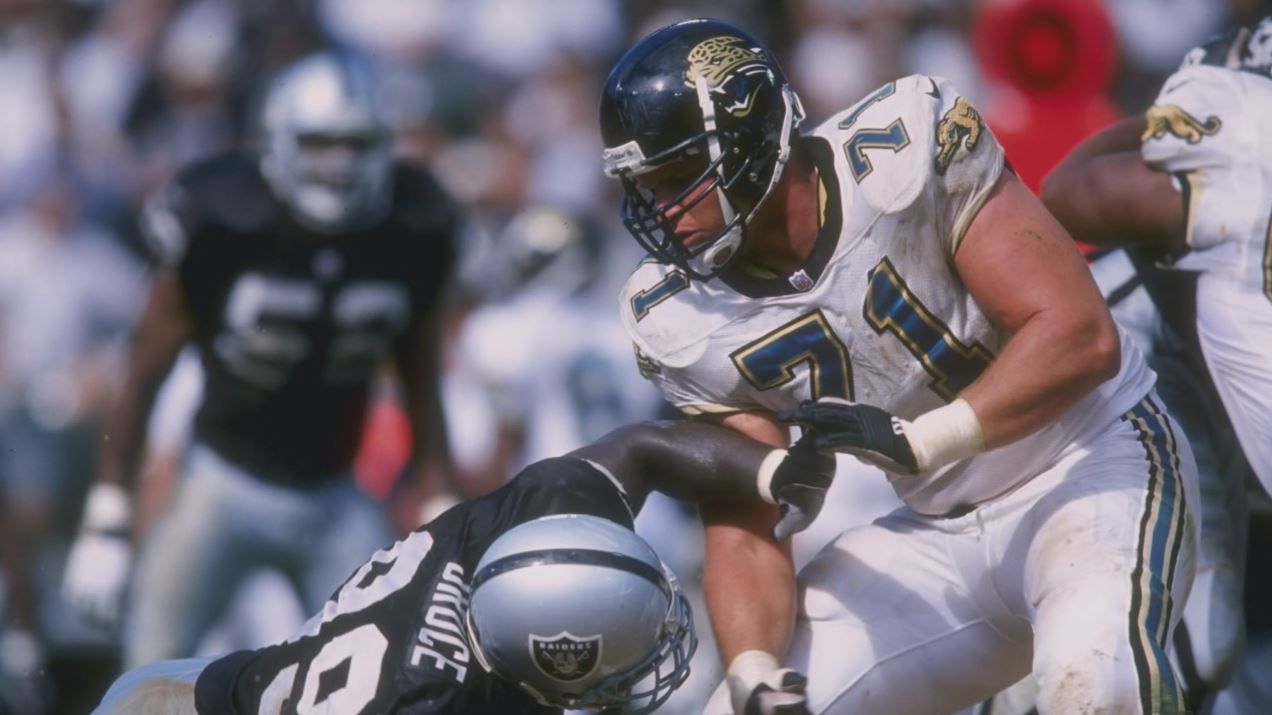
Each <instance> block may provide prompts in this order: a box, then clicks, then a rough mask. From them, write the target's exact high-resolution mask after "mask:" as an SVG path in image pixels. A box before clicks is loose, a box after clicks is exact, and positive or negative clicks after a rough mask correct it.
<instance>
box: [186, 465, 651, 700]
mask: <svg viewBox="0 0 1272 715" xmlns="http://www.w3.org/2000/svg"><path fill="white" fill-rule="evenodd" d="M551 514H591V515H595V516H600V517H603V518H606V519H611V520H613V521H615V522H617V523H620V524H623V525H625V526H627V527H629V528H630V527H632V513H631V510H630V508H629V507H628V504H627V501H626V499H625V497H624V496H623V494H622V492H621V491H619V489H618V487H617V486H616V485H615V483H614V482H612V481H611V480H610V479H609V478H608V477H607V476H605V475H604V474H603V473H602V472H601V471H600V470H598V469H597V468H596V467H594V466H592V465H591V464H590V463H588V462H586V461H584V460H580V459H570V458H554V459H547V460H543V461H541V462H536V463H535V464H532V465H530V466H529V467H527V468H526V469H525V470H523V471H522V472H521V474H519V475H518V476H517V478H516V479H513V480H512V481H511V482H509V483H508V484H506V485H504V486H503V487H501V488H500V489H498V490H496V491H494V492H492V493H490V494H488V495H486V496H484V497H481V498H480V499H475V500H471V501H468V502H464V503H462V504H460V505H458V506H456V507H454V508H452V509H451V510H449V511H447V512H446V513H444V514H443V515H442V516H440V517H438V518H437V519H435V520H434V521H432V522H430V523H429V524H427V525H425V526H424V527H422V528H420V529H418V530H416V531H415V532H413V533H412V534H410V535H409V536H408V537H407V538H405V539H403V540H402V541H399V542H397V543H396V544H394V545H393V546H392V547H391V548H388V549H385V550H382V551H378V552H376V554H375V555H374V556H372V557H371V560H370V561H368V562H367V563H366V564H364V565H363V566H362V567H361V568H359V569H358V570H357V571H355V572H354V574H353V575H352V576H351V577H350V578H349V579H348V580H347V581H346V582H345V584H344V585H343V586H341V587H340V589H339V590H338V591H337V592H336V593H335V595H334V596H332V598H331V600H329V601H328V602H327V604H326V606H324V608H323V610H322V612H321V613H319V614H317V615H316V616H314V617H313V618H312V619H310V621H309V622H308V623H306V624H305V626H304V627H303V628H302V629H301V634H300V635H297V636H294V637H293V638H292V639H291V640H289V641H287V642H285V643H281V644H278V645H273V646H268V647H266V648H262V649H259V650H255V651H241V652H238V653H233V654H230V655H227V656H225V657H224V658H221V659H220V660H217V661H215V662H213V663H212V664H210V665H209V666H208V667H207V668H206V669H205V670H204V671H203V673H202V674H201V675H200V676H199V679H198V682H197V684H196V695H195V699H196V706H197V710H198V712H199V713H201V714H202V715H256V714H257V713H263V712H268V713H275V712H281V713H283V714H284V715H287V714H291V713H297V712H313V711H314V709H315V708H319V707H323V708H327V709H324V710H322V711H323V712H339V713H344V714H347V715H371V714H372V713H375V714H388V713H401V714H404V715H433V714H440V713H463V714H465V715H514V714H516V713H532V714H537V713H557V712H559V710H556V709H553V708H547V707H544V706H542V705H539V704H538V703H536V702H535V701H534V700H533V699H532V698H531V697H530V696H529V695H527V694H526V693H525V692H523V691H522V690H520V689H519V688H517V687H516V686H515V685H512V684H510V683H507V682H504V681H503V680H500V679H499V678H496V677H494V676H492V675H490V674H489V673H487V672H486V671H485V670H483V669H482V667H481V665H480V664H479V663H478V662H477V660H476V657H475V656H474V655H473V654H472V651H471V649H470V647H469V645H468V640H467V637H466V635H465V631H464V627H463V623H464V618H465V614H466V611H467V605H468V591H469V583H470V579H471V578H472V575H473V572H474V571H475V570H476V567H477V563H478V561H479V560H480V559H481V555H482V554H483V553H484V552H485V551H486V549H487V547H489V546H490V544H491V543H492V542H493V541H494V540H495V539H496V538H498V537H499V535H500V534H503V533H504V532H506V531H507V530H508V529H511V528H512V527H514V526H517V525H518V524H521V523H523V522H526V521H529V520H531V519H536V518H539V517H542V516H548V515H551ZM280 706H281V709H280Z"/></svg>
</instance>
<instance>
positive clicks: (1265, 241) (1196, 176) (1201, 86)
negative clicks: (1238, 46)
mask: <svg viewBox="0 0 1272 715" xmlns="http://www.w3.org/2000/svg"><path fill="white" fill-rule="evenodd" d="M1265 24H1266V23H1265ZM1268 32H1272V26H1270V27H1269V30H1268ZM1265 40H1266V41H1269V42H1272V37H1269V38H1265ZM1232 47H1235V46H1234V45H1229V44H1226V43H1225V44H1223V45H1222V46H1221V47H1210V48H1207V47H1203V48H1198V49H1197V50H1194V52H1193V53H1191V54H1190V55H1189V57H1188V59H1187V60H1185V63H1184V66H1183V67H1182V68H1181V69H1180V70H1179V71H1178V72H1176V73H1175V74H1174V75H1172V76H1171V77H1170V78H1169V79H1167V80H1166V83H1165V84H1164V85H1163V87H1162V91H1161V93H1160V94H1159V95H1158V96H1157V100H1156V102H1155V103H1154V104H1153V106H1152V107H1151V108H1150V109H1149V110H1148V127H1147V129H1146V131H1145V133H1144V137H1143V144H1142V154H1143V157H1144V160H1145V161H1146V162H1148V164H1149V165H1151V166H1153V167H1155V168H1158V169H1160V170H1162V171H1167V172H1170V173H1171V174H1173V175H1174V176H1175V177H1176V179H1177V180H1178V181H1179V185H1180V188H1181V190H1182V191H1183V192H1184V194H1185V200H1186V201H1187V204H1186V206H1187V220H1188V229H1187V241H1188V246H1189V247H1190V248H1191V250H1190V252H1189V253H1187V254H1186V255H1184V256H1183V257H1182V258H1181V259H1179V261H1178V262H1177V264H1176V265H1177V266H1178V267H1180V268H1185V269H1190V270H1199V271H1205V272H1208V273H1215V274H1219V275H1222V276H1225V277H1226V278H1229V279H1231V280H1232V281H1234V282H1237V283H1239V284H1241V285H1242V286H1244V287H1246V288H1248V289H1254V290H1258V291H1261V292H1263V293H1264V294H1266V295H1267V296H1268V297H1269V298H1272V139H1269V136H1268V132H1267V121H1268V120H1267V118H1268V116H1269V115H1270V114H1272V77H1269V75H1268V74H1267V73H1266V72H1261V71H1255V70H1253V69H1249V68H1245V67H1242V66H1241V64H1240V60H1239V59H1238V58H1236V57H1235V56H1233V57H1230V56H1229V55H1231V54H1232V53H1231V52H1230V50H1231V49H1232ZM1220 49H1222V50H1224V51H1222V52H1216V51H1215V50H1220ZM1214 63H1218V64H1214ZM1225 65H1229V66H1225Z"/></svg>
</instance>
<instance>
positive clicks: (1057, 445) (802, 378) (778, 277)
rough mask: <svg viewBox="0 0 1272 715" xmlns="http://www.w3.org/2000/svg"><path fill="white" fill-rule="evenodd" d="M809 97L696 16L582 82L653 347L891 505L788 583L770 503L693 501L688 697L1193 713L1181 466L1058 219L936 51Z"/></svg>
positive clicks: (726, 703) (1174, 439) (770, 704)
mask: <svg viewBox="0 0 1272 715" xmlns="http://www.w3.org/2000/svg"><path fill="white" fill-rule="evenodd" d="M801 114H802V112H801V110H800V107H799V102H798V99H797V98H796V97H795V95H794V93H793V91H792V90H791V89H790V87H789V86H788V85H787V84H786V81H785V78H784V76H783V74H782V72H781V69H780V68H779V67H778V66H777V65H776V63H775V62H774V61H773V58H772V54H771V53H770V52H769V50H768V49H767V48H765V47H764V45H763V44H762V43H760V42H759V41H757V40H756V39H755V38H754V37H752V36H750V35H749V34H747V33H745V32H743V31H741V30H739V29H737V28H735V27H732V26H730V25H727V24H724V23H721V22H717V21H711V20H693V21H687V22H683V23H678V24H675V25H672V26H669V27H667V28H663V29H662V30H659V31H658V32H656V33H654V34H653V35H650V36H649V37H647V38H645V39H644V40H642V41H641V42H640V43H639V44H637V45H636V46H635V47H634V48H633V49H632V50H631V51H629V52H628V53H627V54H626V55H625V56H624V57H623V58H622V59H621V60H620V61H619V63H618V65H617V66H616V67H615V68H614V70H613V71H612V73H611V74H610V77H609V79H608V81H607V83H606V86H605V89H604V93H603V97H602V100H601V128H602V135H603V138H604V140H605V144H606V147H607V149H606V151H605V155H604V160H605V165H606V170H607V172H608V173H609V174H611V175H612V176H615V177H617V178H619V179H620V180H621V181H622V183H623V187H624V194H625V196H624V202H623V218H624V222H625V223H626V225H627V226H628V229H629V230H630V231H631V232H632V233H633V235H635V237H636V238H637V239H638V240H639V241H640V242H641V243H642V244H643V245H645V246H646V248H647V249H648V250H649V251H650V252H651V254H652V259H653V260H649V261H646V262H644V263H642V264H641V265H640V266H639V267H638V269H637V270H636V271H635V273H634V274H633V275H632V277H631V278H630V279H629V282H628V284H627V286H626V287H625V289H624V291H623V293H622V296H621V304H622V305H621V310H622V312H623V316H624V319H625V321H626V324H627V327H628V330H629V332H630V333H631V334H632V336H633V338H634V340H635V341H636V344H637V346H638V348H639V350H640V353H641V354H640V356H639V360H640V363H641V368H642V370H643V371H644V372H645V374H646V375H647V376H648V377H649V378H650V379H652V380H653V381H654V382H655V384H656V385H658V386H659V388H660V389H661V390H662V392H663V394H664V396H666V397H667V398H668V399H669V400H671V401H672V402H674V403H675V404H676V405H677V406H679V407H680V408H681V409H682V410H684V411H686V412H688V413H692V414H698V415H703V416H707V417H710V418H714V419H716V420H719V421H721V422H723V423H724V424H726V425H729V426H732V427H734V428H737V429H739V430H742V431H744V432H746V433H748V434H751V435H752V436H755V437H757V438H760V439H762V440H768V441H771V442H774V443H779V444H780V443H784V442H785V441H786V439H787V435H786V429H785V426H784V425H782V424H781V423H780V422H779V421H778V420H777V419H776V418H775V415H776V414H779V413H781V412H786V413H787V414H786V415H785V416H784V417H785V419H786V420H788V421H791V422H796V423H799V424H800V425H801V426H803V427H804V428H805V429H806V430H807V429H811V430H813V431H814V432H818V433H820V432H821V431H823V430H829V431H831V432H832V433H833V436H819V437H816V439H817V442H818V444H819V446H820V447H821V448H823V449H834V450H839V451H846V452H849V453H852V454H855V455H857V456H858V457H860V458H861V459H863V460H864V461H868V462H871V463H874V464H876V465H879V466H882V467H883V468H884V469H885V471H886V472H887V473H888V479H889V480H890V482H891V484H892V486H893V488H894V489H895V491H896V492H897V494H898V496H900V497H901V498H902V500H903V501H904V502H905V504H906V506H905V507H904V508H902V509H900V510H898V511H896V512H893V513H892V514H890V515H888V516H885V517H882V518H880V519H878V520H876V521H875V522H874V523H873V524H871V525H867V526H863V527H858V528H854V529H850V530H848V531H846V532H845V533H844V534H843V535H841V536H840V537H839V539H838V540H837V541H835V542H833V543H832V544H830V545H829V546H828V547H827V548H825V549H824V550H823V551H822V553H821V554H820V555H819V556H818V558H816V559H814V561H813V562H812V563H811V564H809V566H807V567H806V568H805V569H804V570H803V571H802V572H801V574H800V586H801V588H800V591H799V594H800V599H799V603H798V609H796V604H795V602H794V600H795V596H794V593H795V591H794V579H793V574H792V573H791V569H790V564H789V560H788V557H787V555H786V553H785V552H784V550H783V549H782V547H781V546H780V545H775V544H773V543H772V542H770V541H767V540H766V539H765V538H764V537H765V536H766V534H765V532H764V530H763V525H764V524H765V523H766V519H765V516H766V515H765V514H764V513H763V512H762V511H760V510H759V509H751V510H745V509H734V510H729V511H726V510H704V513H703V515H704V519H705V520H706V522H707V529H708V533H707V566H706V576H705V585H706V589H707V597H708V604H709V606H710V609H711V618H712V623H713V625H714V627H715V632H716V637H717V641H718V644H719V648H720V650H721V654H722V656H723V658H724V661H725V662H728V663H729V664H730V665H729V668H728V677H727V679H726V681H727V688H723V687H722V688H721V690H720V691H719V692H718V693H717V697H716V698H715V699H713V701H712V703H711V705H710V706H709V709H708V712H712V713H716V712H728V711H729V709H730V707H731V708H732V711H733V712H736V713H776V712H817V713H849V712H851V713H888V714H889V715H896V714H899V713H916V714H919V713H922V714H930V713H937V712H952V711H955V710H958V709H959V708H961V707H965V706H967V705H970V704H972V703H975V702H977V701H980V700H983V699H984V698H986V697H988V696H990V695H992V694H993V693H994V692H995V691H997V690H999V689H1002V688H1005V687H1007V686H1008V685H1010V684H1011V683H1012V682H1014V681H1015V680H1017V679H1019V678H1021V677H1024V676H1025V675H1027V674H1029V673H1030V672H1032V673H1033V675H1034V678H1035V680H1036V682H1037V685H1038V689H1039V710H1040V712H1042V713H1071V712H1072V713H1076V712H1086V711H1090V710H1093V709H1097V708H1099V709H1104V710H1106V711H1107V712H1117V713H1140V712H1142V713H1174V712H1182V711H1183V708H1182V704H1181V702H1180V692H1179V686H1178V681H1177V678H1176V676H1175V674H1174V673H1173V670H1172V667H1171V664H1170V662H1169V660H1168V659H1167V655H1166V644H1167V643H1168V642H1169V639H1170V636H1171V632H1172V629H1173V627H1174V624H1175V623H1176V622H1177V620H1178V617H1179V612H1180V610H1181V609H1182V605H1183V603H1184V602H1185V600H1186V597H1187V593H1188V589H1189V587H1190V585H1191V581H1192V575H1193V559H1194V551H1195V534H1194V530H1193V525H1192V524H1193V521H1192V519H1193V517H1192V516H1191V515H1190V510H1191V509H1192V508H1193V507H1194V505H1195V504H1196V501H1197V500H1196V498H1195V493H1196V474H1195V466H1194V464H1193V460H1192V454H1191V452H1190V451H1189V448H1188V445H1187V443H1186V442H1185V441H1184V440H1183V439H1182V437H1181V436H1180V435H1179V434H1178V433H1177V431H1176V429H1175V426H1174V424H1173V422H1172V421H1171V419H1170V418H1169V416H1168V415H1167V414H1166V413H1165V412H1164V410H1163V409H1162V408H1161V406H1160V402H1159V400H1158V399H1157V397H1156V395H1154V393H1153V379H1154V378H1153V374H1152V372H1151V371H1150V370H1149V369H1148V368H1147V366H1146V365H1145V363H1144V360H1143V358H1142V356H1141V355H1140V353H1139V352H1138V350H1136V348H1135V347H1134V345H1132V344H1130V343H1129V341H1127V340H1123V338H1122V335H1121V333H1120V331H1119V329H1118V328H1117V326H1116V324H1115V323H1114V322H1113V320H1112V318H1111V317H1110V316H1109V313H1108V309H1107V308H1106V307H1105V305H1104V301H1103V299H1102V297H1101V295H1100V293H1099V291H1098V289H1097V288H1096V286H1095V283H1094V281H1092V279H1091V277H1090V273H1089V271H1088V270H1087V268H1086V264H1085V262H1084V261H1083V259H1082V257H1081V255H1080V254H1079V253H1078V252H1077V251H1076V249H1075V248H1074V247H1073V245H1072V242H1071V240H1070V238H1069V236H1068V235H1067V234H1066V233H1065V231H1064V230H1063V228H1061V227H1060V226H1059V225H1058V224H1057V223H1056V222H1055V220H1054V219H1053V218H1052V217H1051V216H1050V215H1049V214H1048V213H1047V211H1046V210H1045V209H1044V208H1043V207H1042V205H1041V204H1040V203H1039V202H1038V201H1037V200H1036V199H1035V198H1034V197H1033V195H1032V194H1031V193H1030V192H1029V191H1028V189H1026V188H1025V187H1024V185H1023V184H1022V183H1021V182H1020V181H1019V180H1018V179H1017V178H1016V177H1015V175H1014V173H1013V172H1012V171H1011V170H1010V168H1009V167H1008V166H1007V164H1006V160H1005V158H1004V156H1003V153H1002V150H1001V148H1000V147H999V145H998V143H997V142H996V140H995V139H994V137H993V135H992V133H991V132H990V131H989V129H988V128H987V127H986V126H985V124H984V122H983V121H982V120H981V117H980V115H979V114H978V113H977V112H976V110H975V109H974V108H973V107H972V106H971V105H970V104H969V103H968V101H967V100H966V99H965V98H963V97H961V96H960V95H959V94H958V92H957V91H956V90H955V89H954V88H953V87H951V86H950V85H949V84H948V83H947V82H945V81H943V80H941V79H939V78H935V77H927V76H911V77H907V78H904V79H900V80H897V81H895V82H890V83H888V84H886V85H884V86H883V87H881V88H879V89H878V90H877V91H875V92H873V93H872V94H870V95H869V96H867V97H865V98H864V99H862V100H861V101H860V102H858V103H857V104H856V105H854V106H852V107H850V108H849V109H847V110H845V111H843V112H841V113H839V114H837V115H834V116H832V117H831V118H830V119H828V120H827V121H825V122H824V123H823V124H821V125H820V126H818V127H816V128H815V129H813V130H811V131H808V132H806V133H803V134H799V133H797V132H796V131H795V130H796V127H797V125H798V124H799V121H800V119H801ZM788 645H789V651H788ZM783 655H785V664H786V665H788V666H789V667H790V668H793V669H796V670H798V671H802V672H804V673H806V674H807V675H808V683H807V692H806V696H805V694H804V693H802V692H799V691H798V690H797V689H795V688H789V687H787V686H788V685H789V684H790V682H791V681H792V680H795V679H793V678H791V677H790V675H789V672H788V671H783V670H781V669H780V666H779V661H780V660H781V659H782V658H783Z"/></svg>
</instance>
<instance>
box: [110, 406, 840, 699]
mask: <svg viewBox="0 0 1272 715" xmlns="http://www.w3.org/2000/svg"><path fill="white" fill-rule="evenodd" d="M808 444H811V440H801V442H800V443H797V444H796V446H794V447H792V448H790V449H777V450H774V449H771V448H770V447H767V446H765V445H762V444H761V443H759V442H755V441H752V440H750V439H749V438H747V437H744V436H742V435H740V434H738V433H736V432H734V431H731V430H727V429H724V428H721V427H716V426H714V425H709V424H704V423H690V422H661V423H653V422H651V423H637V424H632V425H627V426H625V427H621V428H619V429H617V430H615V431H614V432H611V433H610V434H609V435H606V436H605V437H603V438H601V439H600V440H599V441H597V442H595V443H593V444H590V445H587V446H584V447H582V448H580V449H577V450H575V451H574V452H571V453H569V454H567V455H566V456H564V457H556V458H551V459H546V460H543V461H540V462H536V463H534V464H532V465H530V466H529V467H526V468H525V469H524V470H523V471H522V472H521V473H520V474H518V475H517V476H516V477H515V478H514V479H513V480H512V481H511V482H509V483H508V484H506V485H505V486H503V487H502V488H500V489H498V490H496V491H495V492H492V493H490V494H488V495H486V496H484V497H481V498H478V499H473V500H470V501H467V502H464V503H462V504H459V505H458V506H455V507H454V508H452V509H450V510H449V511H447V512H445V513H443V514H442V515H441V516H440V517H438V518H437V519H435V520H434V521H432V522H430V523H429V524H427V525H425V526H423V527H421V528H420V529H418V530H417V531H415V532H414V533H412V534H411V535H409V536H408V537H407V538H405V539H403V540H401V541H399V542H397V543H396V544H394V545H393V546H392V547H391V548H388V549H384V550H382V551H379V552H376V554H375V555H374V556H372V557H371V559H370V560H369V561H367V562H366V563H365V564H363V566H362V567H361V568H359V569H358V570H357V571H355V572H354V573H353V575H352V576H350V577H349V579H348V580H347V581H346V582H345V584H344V586H342V587H341V588H340V589H339V590H338V591H337V592H336V593H335V595H334V596H332V598H331V599H330V600H329V601H328V602H327V604H326V605H325V606H324V607H323V609H322V611H320V612H319V613H318V614H317V615H315V616H314V617H313V618H312V619H311V620H310V621H309V622H308V623H307V624H306V625H305V626H304V627H303V628H302V629H301V631H300V633H298V634H297V635H295V636H293V637H292V638H291V639H289V640H288V641H286V642H284V643H279V644H277V645H272V646H268V647H265V648H261V649H259V650H254V651H242V652H238V653H233V654H230V655H227V656H225V657H223V658H220V659H219V660H215V661H212V660H211V659H187V660H181V661H167V662H160V663H156V664H152V665H150V666H146V667H143V668H141V669H139V670H137V671H134V672H131V673H129V674H127V675H125V676H124V677H122V678H120V680H119V681H118V682H117V683H116V684H115V685H114V686H113V687H112V688H111V690H110V691H109V692H108V693H107V695H106V698H105V699H104V700H103V702H102V704H101V706H100V707H99V709H98V710H97V711H96V712H97V713H100V714H102V715H115V714H117V713H133V712H158V713H176V712H180V713H189V712H192V711H193V712H197V713H200V714H202V715H211V714H213V713H215V714H216V715H233V714H242V715H247V714H248V713H250V714H252V715H255V714H256V713H271V714H275V713H284V714H285V713H297V712H339V713H342V714H345V715H357V714H358V713H412V714H414V715H428V714H433V713H464V714H466V715H509V714H511V713H551V712H556V709H557V708H562V707H565V708H588V709H600V708H611V707H616V708H622V711H623V712H629V713H630V712H646V711H648V710H650V709H652V708H654V707H657V705H658V704H659V703H661V702H662V701H663V700H665V699H666V697H667V696H668V695H670V693H671V692H672V691H673V690H674V689H675V687H676V686H677V685H679V683H681V682H682V681H683V680H684V678H685V677H686V676H687V674H688V672H687V671H688V663H689V658H690V656H691V655H692V651H693V648H694V643H695V642H696V641H695V638H694V636H693V622H692V616H691V614H690V611H689V608H688V604H687V602H686V601H685V600H684V598H683V596H680V595H679V592H678V590H677V586H676V584H675V577H674V576H671V575H670V571H668V570H666V569H665V568H662V567H661V562H659V560H658V558H657V557H656V556H655V555H653V552H652V551H651V550H650V549H649V547H648V546H647V545H646V544H644V542H643V541H641V540H640V539H639V537H637V536H636V535H635V533H634V532H632V531H631V528H632V520H633V518H634V515H635V513H636V512H638V511H639V510H640V508H641V506H642V504H643V503H644V500H645V497H646V496H647V494H648V493H649V491H650V489H655V488H656V489H658V490H660V491H664V492H666V493H669V494H671V495H673V496H676V497H680V498H685V499H693V500H696V501H713V502H719V501H722V500H741V501H745V500H754V499H755V496H756V494H757V492H758V494H759V496H760V497H762V498H764V499H765V500H766V501H769V502H771V503H777V504H778V505H779V508H780V511H781V513H782V515H783V516H782V517H781V519H780V520H779V522H778V524H777V525H776V526H775V527H774V537H775V538H785V537H787V536H789V535H790V534H791V533H794V532H795V531H798V530H800V529H802V528H804V527H805V526H807V525H808V524H809V523H810V522H811V521H812V520H813V518H815V517H816V515H817V512H818V511H819V510H820V508H821V504H822V500H823V498H824V496H825V492H826V489H827V488H828V487H829V485H830V482H831V479H832V476H833V474H834V469H835V460H834V458H833V457H828V456H824V455H821V454H818V453H817V452H816V451H814V450H813V449H812V448H811V447H810V446H808ZM557 515H569V516H557ZM620 527H621V528H620ZM470 604H471V605H470ZM784 675H786V676H787V677H786V678H785V680H783V681H781V682H778V683H775V684H773V685H772V686H764V687H767V688H783V687H784V688H787V689H792V688H793V689H798V688H800V687H802V680H801V679H800V678H799V677H798V676H795V674H794V673H793V672H790V673H788V674H784Z"/></svg>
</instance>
